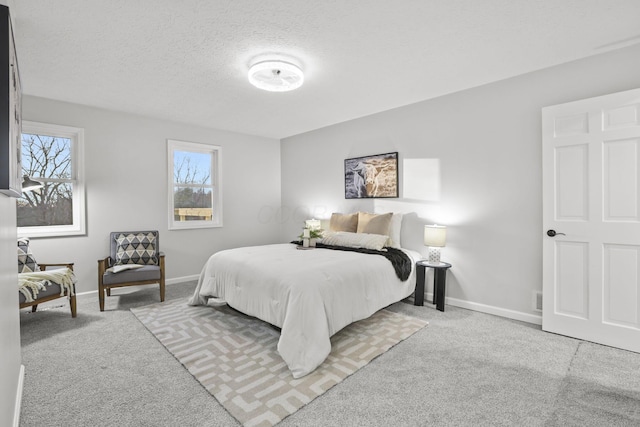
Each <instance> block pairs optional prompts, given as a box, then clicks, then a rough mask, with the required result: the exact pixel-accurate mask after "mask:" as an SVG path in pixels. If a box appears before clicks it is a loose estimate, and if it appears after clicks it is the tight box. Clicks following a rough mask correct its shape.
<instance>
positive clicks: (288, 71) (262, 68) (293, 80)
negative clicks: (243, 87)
mask: <svg viewBox="0 0 640 427" xmlns="http://www.w3.org/2000/svg"><path fill="white" fill-rule="evenodd" d="M249 82H251V84H252V85H254V86H255V87H257V88H260V89H263V90H268V91H269V92H287V91H290V90H294V89H297V88H299V87H300V86H302V83H304V74H302V70H301V69H300V67H298V66H297V65H294V64H292V63H290V62H285V61H280V60H273V61H261V62H258V63H256V64H253V65H252V66H251V68H249Z"/></svg>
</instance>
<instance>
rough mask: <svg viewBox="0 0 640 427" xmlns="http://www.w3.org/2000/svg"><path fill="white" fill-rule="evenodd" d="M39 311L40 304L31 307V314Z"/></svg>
mask: <svg viewBox="0 0 640 427" xmlns="http://www.w3.org/2000/svg"><path fill="white" fill-rule="evenodd" d="M37 309H38V304H35V305H32V306H31V312H32V313H35V312H36V310H37Z"/></svg>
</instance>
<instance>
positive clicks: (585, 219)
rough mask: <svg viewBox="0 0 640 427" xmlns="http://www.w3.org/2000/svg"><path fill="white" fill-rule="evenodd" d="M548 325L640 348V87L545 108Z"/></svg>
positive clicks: (545, 313) (545, 296) (554, 329)
mask: <svg viewBox="0 0 640 427" xmlns="http://www.w3.org/2000/svg"><path fill="white" fill-rule="evenodd" d="M542 126H543V150H542V161H543V226H544V231H545V232H546V231H547V230H555V231H556V232H557V233H559V234H556V235H555V236H553V237H550V236H547V235H546V234H545V235H544V237H543V239H544V240H543V322H542V327H543V329H544V330H545V331H549V332H555V333H559V334H563V335H568V336H572V337H576V338H580V339H585V340H589V341H594V342H598V343H602V344H606V345H611V346H615V347H619V348H623V349H627V350H632V351H637V352H640V89H637V90H632V91H627V92H621V93H616V94H611V95H606V96H602V97H597V98H591V99H586V100H581V101H576V102H571V103H568V104H562V105H556V106H553V107H547V108H543V110H542Z"/></svg>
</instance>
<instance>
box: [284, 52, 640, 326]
mask: <svg viewBox="0 0 640 427" xmlns="http://www.w3.org/2000/svg"><path fill="white" fill-rule="evenodd" d="M637 87H640V45H636V46H635V47H631V48H627V49H623V50H618V51H615V52H611V53H607V54H603V55H599V56H595V57H591V58H588V59H584V60H580V61H576V62H572V63H568V64H564V65H560V66H557V67H553V68H549V69H545V70H542V71H538V72H534V73H530V74H526V75H523V76H519V77H516V78H512V79H508V80H503V81H500V82H497V83H493V84H489V85H485V86H482V87H478V88H474V89H470V90H465V91H462V92H458V93H454V94H451V95H448V96H443V97H440V98H437V99H433V100H428V101H424V102H420V103H417V104H413V105H410V106H406V107H402V108H398V109H394V110H390V111H386V112H382V113H379V114H375V115H372V116H368V117H364V118H360V119H357V120H352V121H349V122H345V123H341V124H338V125H335V126H330V127H327V128H323V129H319V130H316V131H313V132H309V133H306V134H302V135H298V136H294V137H291V138H287V139H285V140H283V141H282V147H281V151H282V202H283V212H289V213H291V214H290V215H288V216H287V217H286V218H284V219H285V224H284V226H283V234H284V236H285V237H290V236H293V235H295V234H296V233H299V229H300V224H301V222H300V221H302V219H304V217H312V216H315V217H320V218H322V217H327V216H328V215H330V213H331V212H332V211H356V210H369V211H378V212H383V211H399V212H405V213H407V214H408V215H407V218H406V220H405V221H404V224H403V243H404V244H405V246H406V247H409V248H411V249H416V250H420V251H421V252H422V253H423V254H426V248H425V247H424V246H423V245H422V243H421V239H422V225H423V224H427V223H434V222H436V223H439V224H446V225H448V226H449V228H448V240H447V246H446V247H445V248H444V249H443V259H444V260H447V261H450V262H451V263H452V264H453V268H452V269H451V270H450V274H449V278H448V282H447V283H448V285H447V296H448V297H449V298H451V300H450V302H451V303H454V304H456V305H460V306H463V307H469V308H473V309H477V310H481V311H486V312H491V313H495V314H501V315H505V316H509V317H514V318H518V319H522V320H526V321H530V322H540V317H539V313H537V312H535V311H534V310H533V293H534V292H535V291H541V290H542V239H543V230H542V189H541V181H542V177H541V114H540V109H541V108H542V107H544V106H548V105H554V104H559V103H564V102H568V101H573V100H577V99H583V98H588V97H593V96H598V95H603V94H607V93H612V92H618V91H623V90H627V89H632V88H637ZM390 151H398V152H399V153H400V158H401V161H402V159H408V158H427V159H437V160H438V161H439V163H440V177H439V178H440V185H441V196H440V198H439V199H438V200H431V201H428V202H416V201H410V200H405V199H402V198H400V199H395V200H394V199H384V200H382V199H379V200H376V201H364V202H361V201H354V200H345V199H344V189H343V185H344V184H343V159H345V158H349V157H356V156H361V155H367V154H376V153H384V152H390ZM400 168H401V179H402V164H400ZM401 196H402V193H401Z"/></svg>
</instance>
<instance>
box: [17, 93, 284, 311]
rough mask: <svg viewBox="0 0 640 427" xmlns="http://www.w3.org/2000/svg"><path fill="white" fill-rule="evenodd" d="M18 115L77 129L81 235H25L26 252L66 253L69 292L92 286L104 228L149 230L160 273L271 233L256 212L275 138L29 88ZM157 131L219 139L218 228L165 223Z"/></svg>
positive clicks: (190, 271)
mask: <svg viewBox="0 0 640 427" xmlns="http://www.w3.org/2000/svg"><path fill="white" fill-rule="evenodd" d="M23 116H24V119H25V120H32V121H37V122H44V123H53V124H59V125H66V126H76V127H80V128H84V139H85V156H84V165H85V176H86V205H87V235H86V236H80V237H63V238H39V239H33V240H32V249H33V252H34V255H35V256H36V260H41V261H42V262H45V261H51V262H58V261H73V262H75V271H76V274H77V277H78V284H77V290H78V291H79V292H86V291H94V290H96V289H97V286H98V281H97V260H98V259H100V258H104V257H105V256H107V255H108V248H109V240H108V237H109V232H111V231H122V230H139V229H158V230H159V231H160V245H161V250H162V251H163V252H165V254H166V271H167V279H169V280H171V279H173V280H178V279H179V278H184V277H189V276H193V275H197V274H199V273H200V269H201V268H202V266H203V265H204V263H205V261H206V260H207V258H208V257H209V256H210V255H211V254H213V253H214V252H216V251H219V250H221V249H226V248H230V247H236V246H246V245H254V244H255V245H258V244H266V243H274V242H277V241H279V236H280V224H279V223H278V222H277V220H276V219H275V218H274V217H267V216H264V215H261V213H262V212H265V211H270V210H273V209H274V208H276V209H277V208H279V206H280V143H279V141H278V140H275V139H269V138H262V137H255V136H248V135H240V134H237V133H231V132H224V131H219V130H213V129H206V128H199V127H195V126H190V125H186V124H178V123H171V122H165V121H160V120H154V119H149V118H144V117H138V116H133V115H128V114H123V113H118V112H112V111H107V110H101V109H95V108H89V107H86V106H82V105H75V104H69V103H64V102H59V101H52V100H48V99H43V98H35V97H31V96H27V97H25V98H24V101H23ZM167 139H177V140H183V141H191V142H200V143H205V144H215V145H220V146H222V182H223V220H224V227H222V228H209V229H197V230H179V231H168V229H167V222H168V219H167V216H168V208H167V206H168V205H167V142H166V140H167ZM78 311H79V313H82V306H79V307H78Z"/></svg>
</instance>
